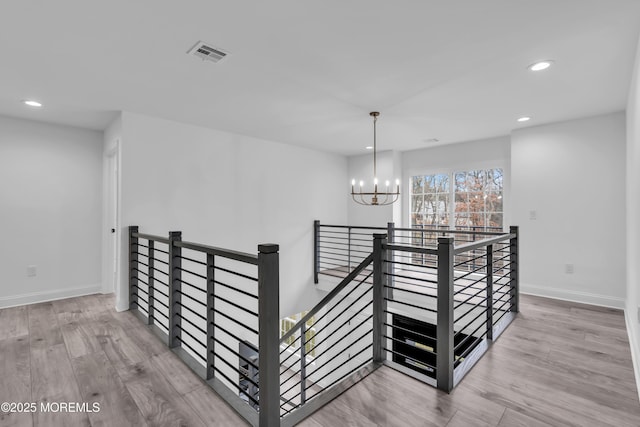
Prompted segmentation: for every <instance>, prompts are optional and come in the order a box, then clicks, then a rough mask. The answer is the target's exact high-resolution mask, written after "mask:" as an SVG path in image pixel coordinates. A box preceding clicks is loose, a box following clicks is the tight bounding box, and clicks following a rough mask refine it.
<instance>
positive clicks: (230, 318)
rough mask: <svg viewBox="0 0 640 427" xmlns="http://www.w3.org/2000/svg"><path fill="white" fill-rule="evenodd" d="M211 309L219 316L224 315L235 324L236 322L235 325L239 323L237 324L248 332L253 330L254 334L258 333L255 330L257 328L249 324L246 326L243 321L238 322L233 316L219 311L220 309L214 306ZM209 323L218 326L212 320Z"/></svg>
mask: <svg viewBox="0 0 640 427" xmlns="http://www.w3.org/2000/svg"><path fill="white" fill-rule="evenodd" d="M212 310H213V312H214V313H216V314H219V315H220V316H222V317H224V318H225V319H228V320H231V321H232V322H233V323H235V324H237V325H239V326H242V327H243V328H244V329H246V330H248V331H249V332H253V333H254V334H256V335H258V331H257V330H255V329H253V328H252V327H251V326H247V325H245V324H244V323H240V322H239V321H237V320H236V319H234V318H233V317H231V316H227V315H226V314H224V313H223V312H221V311H218V310H216V309H215V308H214V309H212ZM211 324H212V325H214V326H218V325H216V324H215V323H213V322H212V323H211Z"/></svg>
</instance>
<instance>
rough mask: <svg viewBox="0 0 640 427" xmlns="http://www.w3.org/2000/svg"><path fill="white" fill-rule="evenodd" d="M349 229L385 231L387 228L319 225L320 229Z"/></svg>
mask: <svg viewBox="0 0 640 427" xmlns="http://www.w3.org/2000/svg"><path fill="white" fill-rule="evenodd" d="M322 227H324V228H350V229H351V230H387V227H365V226H362V225H330V224H320V228H322Z"/></svg>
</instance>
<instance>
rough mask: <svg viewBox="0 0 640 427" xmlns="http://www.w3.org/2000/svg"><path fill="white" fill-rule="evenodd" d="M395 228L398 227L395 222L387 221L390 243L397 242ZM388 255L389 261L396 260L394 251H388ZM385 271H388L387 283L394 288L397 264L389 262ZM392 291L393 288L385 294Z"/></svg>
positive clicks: (389, 293)
mask: <svg viewBox="0 0 640 427" xmlns="http://www.w3.org/2000/svg"><path fill="white" fill-rule="evenodd" d="M395 228H396V224H395V223H393V222H388V223H387V243H389V244H392V243H394V242H395ZM387 257H388V260H389V261H394V259H393V251H387ZM385 271H386V272H387V273H388V274H387V285H388V286H389V288H392V287H393V286H394V282H395V279H394V276H392V274H394V273H395V264H393V263H391V262H389V263H387V269H386V270H385ZM389 273H390V274H389ZM391 292H392V291H391V289H388V292H386V293H385V295H391Z"/></svg>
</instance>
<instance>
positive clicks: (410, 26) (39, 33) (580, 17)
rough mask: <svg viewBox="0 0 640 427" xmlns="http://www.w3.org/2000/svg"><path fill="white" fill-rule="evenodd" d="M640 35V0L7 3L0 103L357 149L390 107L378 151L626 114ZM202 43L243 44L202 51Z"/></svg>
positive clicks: (21, 109)
mask: <svg viewBox="0 0 640 427" xmlns="http://www.w3.org/2000/svg"><path fill="white" fill-rule="evenodd" d="M639 30H640V1H638V0H563V1H558V0H536V1H521V0H484V1H478V0H457V1H435V0H395V1H388V0H387V1H382V0H349V1H344V0H341V1H335V0H328V1H315V2H312V1H309V0H271V1H257V0H255V1H241V0H228V1H221V0H207V1H196V0H182V1H166V0H165V1H158V0H154V1H152V0H136V1H131V0H126V1H125V0H110V1H101V2H95V1H86V0H57V1H44V0H41V1H35V0H31V1H27V0H4V1H3V4H2V13H1V14H0V114H4V115H9V116H15V117H25V118H31V119H36V120H43V121H50V122H56V123H63V124H69V125H75V126H81V127H87V128H93V129H103V128H104V127H105V126H106V125H107V124H108V123H109V121H110V120H111V119H112V118H113V116H114V112H115V111H120V110H125V111H133V112H139V113H145V114H149V115H153V116H158V117H163V118H168V119H173V120H178V121H182V122H187V123H193V124H197V125H202V126H207V127H211V128H216V129H222V130H228V131H232V132H237V133H241V134H246V135H251V136H257V137H261V138H266V139H271V140H275V141H282V142H286V143H291V144H297V145H302V146H308V147H315V148H318V149H322V150H327V151H333V152H338V153H342V154H357V153H363V152H365V151H364V146H366V145H370V144H371V121H370V118H369V115H368V113H369V111H372V110H379V111H381V113H382V115H381V117H380V120H379V122H378V123H379V127H378V129H379V134H380V138H379V146H380V149H381V150H384V149H397V150H408V149H414V148H421V147H424V146H427V144H426V143H425V142H424V140H425V139H429V138H438V139H440V140H441V142H443V143H450V142H459V141H464V140H471V139H479V138H485V137H491V136H497V135H505V134H508V133H509V132H510V131H511V130H512V129H513V128H516V127H518V126H531V125H537V124H541V123H547V122H553V121H558V120H565V119H571V118H576V117H583V116H589V115H596V114H601V113H606V112H612V111H618V110H622V109H624V108H625V105H626V97H627V91H628V86H629V81H630V76H631V70H632V66H633V60H634V52H635V46H636V43H637V40H638V33H639ZM198 40H203V41H205V42H208V43H211V44H213V45H214V46H217V47H220V48H223V49H226V50H228V51H229V52H231V55H230V56H229V57H228V58H226V59H225V60H224V61H222V62H220V63H218V64H213V63H209V62H203V61H200V60H198V59H197V58H194V57H191V56H188V55H187V54H186V51H187V50H188V49H189V48H190V47H191V46H192V45H193V44H194V43H195V42H196V41H198ZM540 59H554V60H555V61H556V63H555V66H554V67H552V68H550V69H549V70H547V71H544V72H540V73H532V72H530V71H528V70H527V69H526V66H527V65H528V64H530V63H532V62H535V61H536V60H540ZM27 98H34V99H38V100H41V101H42V102H43V103H44V104H45V106H44V108H42V109H40V110H34V109H32V108H28V107H26V106H24V105H22V104H21V103H20V101H21V100H23V99H27ZM522 115H528V116H531V117H532V120H531V121H530V122H528V123H526V124H524V125H520V124H517V123H516V121H515V120H516V118H518V117H520V116H522Z"/></svg>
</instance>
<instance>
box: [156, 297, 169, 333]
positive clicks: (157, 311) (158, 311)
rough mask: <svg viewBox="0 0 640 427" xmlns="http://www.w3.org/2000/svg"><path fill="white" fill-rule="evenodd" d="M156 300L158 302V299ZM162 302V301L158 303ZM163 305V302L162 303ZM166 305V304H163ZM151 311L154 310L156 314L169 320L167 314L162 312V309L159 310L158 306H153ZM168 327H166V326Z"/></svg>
mask: <svg viewBox="0 0 640 427" xmlns="http://www.w3.org/2000/svg"><path fill="white" fill-rule="evenodd" d="M156 302H160V301H158V300H156ZM160 304H162V303H160ZM163 305H164V304H163ZM165 307H166V306H165ZM153 311H155V312H156V313H158V314H161V315H162V316H163V317H164V318H165V319H167V320H169V316H167V315H166V314H164V312H163V311H162V310H160V309H159V308H158V307H153ZM167 329H168V328H167Z"/></svg>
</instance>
